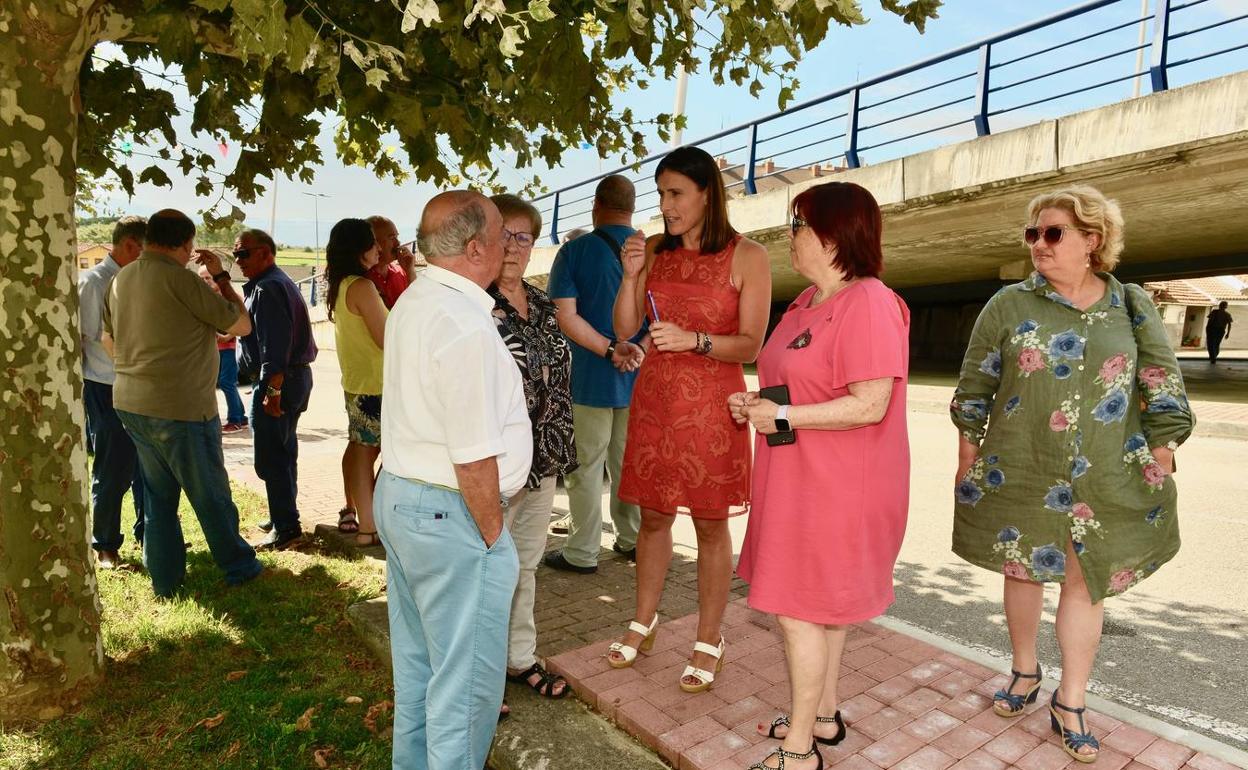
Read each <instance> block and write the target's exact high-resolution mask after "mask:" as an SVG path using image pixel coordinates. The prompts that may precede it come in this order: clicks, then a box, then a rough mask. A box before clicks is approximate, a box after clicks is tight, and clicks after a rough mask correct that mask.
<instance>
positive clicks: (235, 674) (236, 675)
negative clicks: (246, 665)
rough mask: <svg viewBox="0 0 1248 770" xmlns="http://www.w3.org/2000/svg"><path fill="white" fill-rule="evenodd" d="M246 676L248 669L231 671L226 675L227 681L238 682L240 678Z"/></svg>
mask: <svg viewBox="0 0 1248 770" xmlns="http://www.w3.org/2000/svg"><path fill="white" fill-rule="evenodd" d="M245 676H247V672H246V671H231V672H230V673H228V674H226V675H225V681H227V682H237V681H238V680H239V679H242V678H243V677H245Z"/></svg>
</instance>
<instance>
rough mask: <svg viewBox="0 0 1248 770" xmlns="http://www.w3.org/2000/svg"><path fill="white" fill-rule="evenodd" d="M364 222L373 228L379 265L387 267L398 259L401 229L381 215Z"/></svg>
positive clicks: (375, 215)
mask: <svg viewBox="0 0 1248 770" xmlns="http://www.w3.org/2000/svg"><path fill="white" fill-rule="evenodd" d="M364 221H366V222H368V224H369V225H371V226H372V228H373V240H374V241H376V243H377V262H378V264H380V265H385V264H387V263H390V262H393V261H395V260H396V259H398V258H399V228H397V227H395V225H394V222H391V221H390V220H389V219H387V218H385V217H383V216H381V215H380V214H374V215H373V216H371V217H369V218H368V219H366V220H364Z"/></svg>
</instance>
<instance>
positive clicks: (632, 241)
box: [620, 230, 646, 278]
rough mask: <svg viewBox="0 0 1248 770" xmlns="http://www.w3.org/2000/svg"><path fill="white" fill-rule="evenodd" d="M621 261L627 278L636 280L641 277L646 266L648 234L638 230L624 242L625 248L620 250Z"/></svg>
mask: <svg viewBox="0 0 1248 770" xmlns="http://www.w3.org/2000/svg"><path fill="white" fill-rule="evenodd" d="M620 261H621V262H622V263H623V265H624V275H625V277H627V278H636V277H637V276H639V275H641V270H642V268H644V267H645V266H646V234H645V233H643V232H641V231H640V230H638V231H637V232H635V233H633V234H632V235H630V236H628V239H627V240H625V241H624V248H623V249H621V250H620Z"/></svg>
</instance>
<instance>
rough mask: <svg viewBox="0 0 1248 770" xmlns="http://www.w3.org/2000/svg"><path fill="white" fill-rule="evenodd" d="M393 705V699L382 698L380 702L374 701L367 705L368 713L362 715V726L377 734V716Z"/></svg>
mask: <svg viewBox="0 0 1248 770" xmlns="http://www.w3.org/2000/svg"><path fill="white" fill-rule="evenodd" d="M393 707H394V702H393V701H388V700H383V701H381V702H380V703H374V704H373V705H371V706H369V707H368V713H367V714H365V715H364V726H365V727H366V728H368V731H369V732H370V733H372V734H373V735H376V734H377V717H379V716H381V715H382V714H384V713H386V712H387V711H389V710H390V709H391V708H393Z"/></svg>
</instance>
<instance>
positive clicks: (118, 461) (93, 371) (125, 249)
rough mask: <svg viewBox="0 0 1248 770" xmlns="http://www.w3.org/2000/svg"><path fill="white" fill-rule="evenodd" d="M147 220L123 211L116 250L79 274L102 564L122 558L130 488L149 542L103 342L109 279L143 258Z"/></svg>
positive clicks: (94, 530)
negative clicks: (123, 505)
mask: <svg viewBox="0 0 1248 770" xmlns="http://www.w3.org/2000/svg"><path fill="white" fill-rule="evenodd" d="M146 231H147V220H145V219H143V218H142V217H122V218H121V219H119V220H117V224H116V225H115V226H114V227H113V250H112V253H110V254H109V255H108V256H107V257H105V258H104V260H103V261H102V262H100V263H99V264H98V265H96V266H95V267H93V268H91V269H90V270H87V271H86V272H83V273H82V274H80V275H79V276H78V319H79V330H80V332H81V334H82V400H83V402H84V403H85V404H86V408H87V435H88V437H89V438H90V442H89V443H90V445H91V448H92V452H93V453H94V455H95V456H94V458H93V459H92V462H91V547H92V548H93V549H95V553H96V557H97V558H98V559H99V564H100V566H101V567H103V568H104V569H114V568H116V567H118V566H120V564H121V556H120V554H119V552H120V551H121V545H122V543H124V542H125V537H124V536H123V535H122V534H121V501H122V498H124V497H125V494H126V490H127V489H130V490H132V492H133V494H132V498H133V500H134V513H135V520H134V539H135V540H136V541H137V542H139V543H140V544H142V542H143V511H144V500H143V472H142V470H140V468H139V458H138V455H137V454H136V453H135V449H134V442H133V441H131V440H130V436H129V435H128V434H127V433H126V429H125V428H124V427H123V426H122V424H121V419H120V418H119V417H118V416H117V411H116V410H115V409H114V408H113V383H114V382H115V381H116V380H117V372H116V370H115V369H114V368H113V358H112V356H110V355H109V354H108V351H107V350H106V349H105V348H104V346H103V344H101V342H100V339H101V338H102V337H103V335H104V325H103V321H104V302H105V296H106V294H107V293H108V289H109V284H110V283H111V282H112V280H113V278H114V277H115V276H116V275H117V273H118V272H120V271H121V269H122V268H123V267H125V266H126V265H129V264H130V263H131V262H133V261H135V260H136V259H138V258H139V254H140V253H142V251H143V237H144V234H145V233H146Z"/></svg>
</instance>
